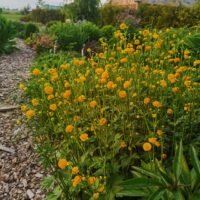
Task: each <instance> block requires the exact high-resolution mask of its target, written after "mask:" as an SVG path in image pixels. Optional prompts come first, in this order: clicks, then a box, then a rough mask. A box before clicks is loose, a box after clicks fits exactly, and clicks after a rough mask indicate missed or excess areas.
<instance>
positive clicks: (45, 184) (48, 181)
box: [41, 176, 54, 189]
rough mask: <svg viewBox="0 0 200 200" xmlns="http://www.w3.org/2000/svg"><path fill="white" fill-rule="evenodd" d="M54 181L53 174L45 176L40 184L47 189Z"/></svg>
mask: <svg viewBox="0 0 200 200" xmlns="http://www.w3.org/2000/svg"><path fill="white" fill-rule="evenodd" d="M53 183H54V177H53V176H47V177H45V178H44V179H43V180H42V183H41V186H42V188H44V189H49V188H50V187H51V186H52V185H53Z"/></svg>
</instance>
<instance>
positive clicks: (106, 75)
mask: <svg viewBox="0 0 200 200" xmlns="http://www.w3.org/2000/svg"><path fill="white" fill-rule="evenodd" d="M108 77H109V73H108V72H107V71H105V72H103V73H102V75H101V78H102V79H107V78H108Z"/></svg>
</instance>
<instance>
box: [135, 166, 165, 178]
mask: <svg viewBox="0 0 200 200" xmlns="http://www.w3.org/2000/svg"><path fill="white" fill-rule="evenodd" d="M133 169H135V170H136V171H137V172H139V173H141V174H143V175H145V176H148V177H151V178H155V179H157V180H161V178H160V176H158V175H157V174H155V173H153V172H151V171H148V170H145V169H141V168H139V167H133Z"/></svg>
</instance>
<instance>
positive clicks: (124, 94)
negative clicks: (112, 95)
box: [118, 90, 127, 99]
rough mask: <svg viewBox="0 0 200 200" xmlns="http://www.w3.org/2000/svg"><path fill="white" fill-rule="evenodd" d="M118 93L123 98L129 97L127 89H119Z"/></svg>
mask: <svg viewBox="0 0 200 200" xmlns="http://www.w3.org/2000/svg"><path fill="white" fill-rule="evenodd" d="M118 95H119V97H120V98H122V99H124V98H126V97H127V93H126V91H124V90H121V91H119V93H118Z"/></svg>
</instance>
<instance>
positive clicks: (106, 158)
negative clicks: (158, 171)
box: [22, 24, 200, 200]
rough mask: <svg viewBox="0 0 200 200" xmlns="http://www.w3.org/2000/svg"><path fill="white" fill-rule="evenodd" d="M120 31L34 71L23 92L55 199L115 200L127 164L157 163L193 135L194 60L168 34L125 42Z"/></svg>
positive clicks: (155, 33)
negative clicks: (81, 53)
mask: <svg viewBox="0 0 200 200" xmlns="http://www.w3.org/2000/svg"><path fill="white" fill-rule="evenodd" d="M126 30H127V26H126V25H125V24H122V25H121V26H120V29H119V30H117V31H116V32H115V33H114V36H113V37H114V39H115V41H116V42H115V44H113V45H111V46H110V45H108V44H106V43H105V42H103V41H102V49H103V51H102V52H101V53H98V54H96V55H95V56H94V57H90V58H88V59H86V58H74V59H72V60H71V61H69V62H66V63H63V64H61V65H60V66H58V67H54V65H52V66H50V67H49V65H45V66H46V67H45V66H38V67H34V68H33V69H32V71H31V73H32V76H31V79H30V80H29V82H28V83H27V85H26V88H25V89H24V88H22V89H24V90H25V92H26V93H27V95H28V97H29V98H30V101H29V103H28V105H26V106H25V105H23V106H22V111H23V112H24V113H25V114H26V116H27V118H28V119H27V120H28V122H30V124H31V125H32V126H33V127H34V128H35V130H36V131H35V140H36V142H37V145H38V152H39V153H40V156H41V158H42V161H43V163H44V165H45V166H46V167H48V168H49V169H51V170H52V175H53V177H54V179H55V180H56V181H55V182H54V186H55V188H56V189H55V190H56V192H55V193H54V195H57V196H58V198H61V199H62V198H63V199H83V200H84V199H114V197H115V190H118V188H117V187H115V185H116V184H117V182H119V181H120V180H122V179H123V177H126V176H128V175H129V173H130V170H131V166H133V165H134V166H139V165H140V163H141V160H142V161H144V162H150V161H152V160H154V159H155V158H157V159H159V160H161V162H162V161H163V160H165V159H166V158H168V157H170V156H173V152H172V151H171V149H173V148H171V147H172V146H174V144H175V143H176V141H178V140H179V139H180V138H182V140H183V142H185V143H188V141H190V142H191V143H192V142H193V141H195V139H197V138H198V130H197V127H198V126H199V122H198V120H196V117H197V116H199V102H200V101H199V97H198V96H197V95H196V94H198V92H199V90H200V84H199V82H196V81H195V80H196V78H197V74H198V73H199V66H200V64H199V63H200V62H198V59H199V58H198V59H197V57H198V55H193V52H191V51H190V50H189V49H186V48H185V47H184V41H180V37H181V36H178V35H176V34H177V33H178V34H179V32H177V33H175V32H176V30H174V29H167V30H165V31H157V30H152V31H150V30H142V31H140V32H139V33H138V34H137V35H135V36H134V38H133V39H131V40H130V41H129V40H128V37H127V33H126ZM180 34H181V33H180ZM187 34H189V33H187ZM184 36H185V34H184ZM182 37H183V36H182ZM177 38H179V39H177ZM47 62H48V61H47ZM47 66H48V67H47ZM189 139H190V140H189ZM196 141H197V140H196ZM58 191H59V192H58ZM51 195H52V194H51Z"/></svg>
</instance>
